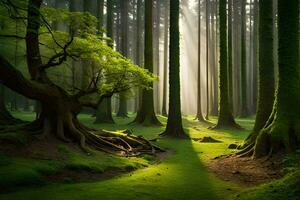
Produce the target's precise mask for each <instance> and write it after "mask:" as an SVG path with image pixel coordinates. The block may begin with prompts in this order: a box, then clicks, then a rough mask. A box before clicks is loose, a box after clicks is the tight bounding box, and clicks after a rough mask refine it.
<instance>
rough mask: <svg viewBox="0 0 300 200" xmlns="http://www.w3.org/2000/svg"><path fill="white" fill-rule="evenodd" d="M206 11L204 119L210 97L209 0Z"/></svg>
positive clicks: (207, 115)
mask: <svg viewBox="0 0 300 200" xmlns="http://www.w3.org/2000/svg"><path fill="white" fill-rule="evenodd" d="M205 6H206V12H205V15H206V17H205V19H206V116H205V118H206V120H209V114H210V113H209V105H210V101H209V100H210V98H209V64H210V63H209V32H210V31H209V6H210V0H206V5H205Z"/></svg>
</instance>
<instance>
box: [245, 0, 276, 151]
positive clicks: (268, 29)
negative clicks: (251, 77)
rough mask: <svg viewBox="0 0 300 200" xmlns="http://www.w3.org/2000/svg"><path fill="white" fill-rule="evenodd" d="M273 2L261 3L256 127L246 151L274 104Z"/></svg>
mask: <svg viewBox="0 0 300 200" xmlns="http://www.w3.org/2000/svg"><path fill="white" fill-rule="evenodd" d="M272 11H273V0H261V1H259V16H260V17H259V83H258V87H259V89H258V92H259V93H258V105H257V113H256V120H255V125H254V129H253V131H252V133H251V134H250V135H249V137H248V138H247V139H246V145H245V147H246V148H245V149H247V148H252V147H253V146H254V144H255V141H256V139H257V136H258V134H259V132H260V130H261V129H262V128H263V127H264V126H265V124H266V122H267V121H268V119H269V117H270V115H271V113H272V109H273V103H274V98H275V97H274V96H275V76H274V60H273V13H272Z"/></svg>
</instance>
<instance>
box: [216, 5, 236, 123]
mask: <svg viewBox="0 0 300 200" xmlns="http://www.w3.org/2000/svg"><path fill="white" fill-rule="evenodd" d="M226 7H227V1H226V0H219V17H220V75H219V80H220V84H219V87H220V88H219V92H220V100H219V119H218V123H217V125H216V127H215V128H224V127H233V128H239V126H238V125H237V124H236V123H235V121H234V118H233V114H232V111H231V108H230V104H229V101H228V99H229V97H228V58H227V56H228V53H227V51H228V49H227V8H226Z"/></svg>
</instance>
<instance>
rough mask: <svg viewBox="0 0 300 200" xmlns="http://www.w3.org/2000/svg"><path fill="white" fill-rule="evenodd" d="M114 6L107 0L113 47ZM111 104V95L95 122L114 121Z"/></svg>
mask: <svg viewBox="0 0 300 200" xmlns="http://www.w3.org/2000/svg"><path fill="white" fill-rule="evenodd" d="M98 3H100V5H101V4H102V6H103V1H100V2H98ZM113 7H114V2H113V0H108V1H107V21H106V23H107V24H106V29H107V37H109V38H110V39H111V41H109V44H108V45H109V46H110V47H111V48H114V42H113V39H114V34H113V24H114V18H113ZM102 8H103V7H102ZM100 9H101V6H100ZM102 12H103V11H102ZM100 13H101V12H100ZM100 16H101V15H100ZM101 21H102V20H101ZM100 27H102V24H100ZM111 106H112V105H111V97H108V98H105V99H104V100H103V102H102V103H101V104H100V105H99V107H98V109H97V112H96V120H95V123H114V119H113V117H112V107H111Z"/></svg>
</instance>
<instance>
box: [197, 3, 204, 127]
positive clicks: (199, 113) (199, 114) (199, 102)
mask: <svg viewBox="0 0 300 200" xmlns="http://www.w3.org/2000/svg"><path fill="white" fill-rule="evenodd" d="M197 76H198V77H197V115H196V119H197V120H199V121H200V122H204V121H205V120H204V117H203V114H202V100H201V97H202V95H201V0H199V1H198V71H197Z"/></svg>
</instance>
